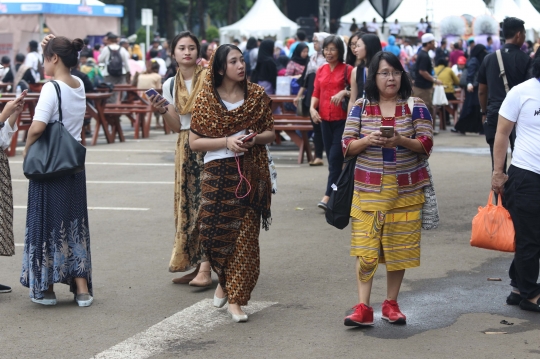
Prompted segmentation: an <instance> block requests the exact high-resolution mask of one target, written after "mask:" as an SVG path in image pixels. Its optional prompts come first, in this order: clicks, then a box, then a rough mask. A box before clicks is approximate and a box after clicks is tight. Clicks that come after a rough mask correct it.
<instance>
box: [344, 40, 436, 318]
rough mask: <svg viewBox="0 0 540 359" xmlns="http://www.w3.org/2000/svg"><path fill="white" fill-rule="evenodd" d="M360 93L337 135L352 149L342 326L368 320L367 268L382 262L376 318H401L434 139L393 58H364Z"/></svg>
mask: <svg viewBox="0 0 540 359" xmlns="http://www.w3.org/2000/svg"><path fill="white" fill-rule="evenodd" d="M368 73H369V75H368V76H367V79H366V98H365V99H359V100H358V101H356V103H355V105H354V106H353V108H352V110H351V112H350V114H349V117H348V118H347V124H346V125H345V131H344V133H343V139H342V149H343V154H344V156H358V157H357V159H356V169H355V174H354V188H355V190H354V195H353V201H352V208H351V217H352V221H351V227H352V239H351V256H353V257H356V274H357V282H358V297H359V301H358V304H357V305H355V306H354V307H353V313H352V314H350V315H348V316H347V317H345V325H348V326H364V325H373V308H372V307H370V295H371V287H372V284H373V275H374V274H375V271H376V270H377V267H378V264H379V263H386V272H387V282H388V286H387V295H386V300H385V301H384V303H383V304H382V318H383V319H384V320H387V321H389V322H390V323H396V324H405V323H406V317H405V315H404V314H403V313H401V311H400V309H399V306H398V303H397V298H398V294H399V289H400V287H401V282H402V280H403V276H404V274H405V269H407V268H414V267H418V266H419V265H420V230H421V228H422V207H423V204H424V191H423V188H424V187H425V186H428V185H429V184H430V179H429V174H428V173H427V170H426V168H425V164H424V159H426V158H427V157H428V156H429V155H430V154H431V148H432V146H433V123H432V120H431V115H430V114H429V111H428V110H427V108H426V106H425V104H424V103H423V102H422V100H421V99H419V98H412V97H410V96H411V93H412V85H411V82H410V80H409V77H408V76H407V74H406V73H405V71H404V69H403V66H402V65H401V62H400V61H399V59H398V58H397V57H396V56H395V55H394V54H392V53H390V52H382V51H381V52H378V53H377V54H376V55H375V56H374V57H373V60H372V61H371V64H370V65H369V71H368Z"/></svg>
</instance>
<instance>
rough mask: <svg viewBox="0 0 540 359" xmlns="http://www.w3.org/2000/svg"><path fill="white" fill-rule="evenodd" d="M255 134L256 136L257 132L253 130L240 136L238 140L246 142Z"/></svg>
mask: <svg viewBox="0 0 540 359" xmlns="http://www.w3.org/2000/svg"><path fill="white" fill-rule="evenodd" d="M255 136H257V132H253V133H250V134H249V135H247V136H244V137H242V138H241V139H240V141H242V143H246V142H249V141H251V139H252V138H253V137H255Z"/></svg>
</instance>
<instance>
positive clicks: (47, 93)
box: [33, 76, 86, 141]
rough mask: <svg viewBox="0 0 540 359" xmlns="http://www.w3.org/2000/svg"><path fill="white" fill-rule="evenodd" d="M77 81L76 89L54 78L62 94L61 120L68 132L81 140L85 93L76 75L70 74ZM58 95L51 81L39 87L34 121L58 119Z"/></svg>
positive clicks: (47, 121) (46, 121)
mask: <svg viewBox="0 0 540 359" xmlns="http://www.w3.org/2000/svg"><path fill="white" fill-rule="evenodd" d="M71 77H72V78H74V79H76V80H77V81H78V82H79V85H80V86H79V87H77V88H76V89H74V88H71V87H69V86H68V85H66V84H65V83H64V82H62V81H59V80H56V82H57V83H58V85H59V86H60V93H61V96H62V122H63V123H64V127H65V128H66V130H68V132H69V133H70V134H71V135H72V136H73V137H74V138H75V139H76V140H77V141H80V140H81V129H82V126H83V122H84V114H85V112H86V95H85V93H84V84H83V82H82V80H81V79H80V78H78V77H75V76H71ZM59 118H60V114H59V112H58V97H57V96H56V90H55V88H54V85H53V84H52V83H51V82H47V83H46V84H45V85H43V88H42V89H41V94H40V96H39V100H38V103H37V105H36V110H35V114H34V118H33V120H34V121H40V122H44V123H52V122H55V121H58V120H59Z"/></svg>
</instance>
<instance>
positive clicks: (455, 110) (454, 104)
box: [435, 100, 462, 130]
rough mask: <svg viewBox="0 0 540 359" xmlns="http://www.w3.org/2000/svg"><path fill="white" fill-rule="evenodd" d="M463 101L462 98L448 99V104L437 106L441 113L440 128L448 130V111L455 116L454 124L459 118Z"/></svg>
mask: <svg viewBox="0 0 540 359" xmlns="http://www.w3.org/2000/svg"><path fill="white" fill-rule="evenodd" d="M461 104H462V102H461V101H460V100H448V105H446V106H435V107H437V112H438V114H439V129H441V130H446V111H448V112H449V113H451V114H452V116H454V125H455V124H456V122H457V120H458V118H459V108H460V105H461Z"/></svg>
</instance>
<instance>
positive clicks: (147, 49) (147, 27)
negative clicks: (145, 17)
mask: <svg viewBox="0 0 540 359" xmlns="http://www.w3.org/2000/svg"><path fill="white" fill-rule="evenodd" d="M149 49H150V25H146V51H147V52H148V51H149Z"/></svg>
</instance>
